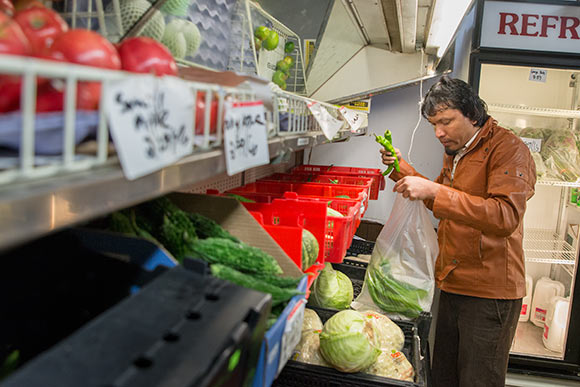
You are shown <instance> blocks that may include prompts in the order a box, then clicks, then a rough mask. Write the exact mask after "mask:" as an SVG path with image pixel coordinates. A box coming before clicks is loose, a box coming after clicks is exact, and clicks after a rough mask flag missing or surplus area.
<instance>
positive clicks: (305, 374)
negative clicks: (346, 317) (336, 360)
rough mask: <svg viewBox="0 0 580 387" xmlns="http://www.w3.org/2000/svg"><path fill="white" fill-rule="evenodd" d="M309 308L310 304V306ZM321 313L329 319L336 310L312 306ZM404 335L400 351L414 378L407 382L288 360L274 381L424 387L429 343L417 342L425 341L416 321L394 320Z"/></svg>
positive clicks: (330, 386)
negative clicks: (427, 344) (408, 363)
mask: <svg viewBox="0 0 580 387" xmlns="http://www.w3.org/2000/svg"><path fill="white" fill-rule="evenodd" d="M309 308H310V307H309ZM312 309H314V310H315V311H316V313H317V314H318V315H319V316H320V319H321V320H322V322H325V321H326V320H328V319H329V318H330V317H331V316H332V315H334V314H335V313H337V311H336V310H331V309H324V308H312ZM393 322H395V323H396V324H397V325H398V326H399V327H400V328H401V329H402V331H403V333H404V335H405V344H404V347H403V350H402V352H403V353H404V354H405V356H406V357H407V359H408V360H409V362H411V364H412V365H413V368H414V370H415V374H416V376H415V381H414V382H408V381H402V380H397V379H391V378H385V377H381V376H376V375H370V374H365V373H362V372H357V373H354V374H348V373H344V372H339V371H337V370H335V369H334V368H330V367H322V366H316V365H312V364H306V363H300V362H297V361H289V362H288V364H286V367H285V368H284V370H283V371H282V373H281V374H280V376H279V377H278V378H277V379H276V380H275V381H274V384H273V386H275V387H299V386H300V387H307V386H316V387H336V386H341V387H343V386H344V387H355V386H356V387H359V386H365V387H366V386H368V387H371V386H408V387H411V386H413V387H419V386H421V387H423V386H425V387H426V386H429V385H430V375H429V361H430V359H429V358H430V356H429V352H428V346H426V347H425V348H424V350H423V349H422V347H421V346H420V344H419V343H420V342H423V341H425V342H426V341H427V340H426V339H427V338H426V337H422V336H420V335H419V333H418V328H417V324H416V323H415V322H407V321H396V320H393Z"/></svg>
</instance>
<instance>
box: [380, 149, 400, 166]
mask: <svg viewBox="0 0 580 387" xmlns="http://www.w3.org/2000/svg"><path fill="white" fill-rule="evenodd" d="M380 152H381V158H382V160H383V164H385V165H387V166H388V165H391V164H392V163H394V162H395V156H393V155H392V154H391V152H389V151H387V150H386V149H385V148H383V147H381V150H380ZM395 153H396V154H397V159H399V160H401V151H400V150H399V148H395Z"/></svg>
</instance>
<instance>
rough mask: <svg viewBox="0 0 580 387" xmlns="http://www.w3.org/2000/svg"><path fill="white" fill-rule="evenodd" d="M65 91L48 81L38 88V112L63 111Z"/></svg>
mask: <svg viewBox="0 0 580 387" xmlns="http://www.w3.org/2000/svg"><path fill="white" fill-rule="evenodd" d="M63 96H64V93H63V92H62V91H59V90H57V89H55V88H54V87H52V85H51V84H50V83H47V84H45V85H43V86H41V87H39V88H38V90H37V92H36V111H37V112H56V111H62V110H63V105H64V98H63Z"/></svg>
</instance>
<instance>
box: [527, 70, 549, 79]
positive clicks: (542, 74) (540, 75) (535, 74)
mask: <svg viewBox="0 0 580 387" xmlns="http://www.w3.org/2000/svg"><path fill="white" fill-rule="evenodd" d="M547 77H548V72H547V71H546V70H542V69H530V81H534V82H546V78H547Z"/></svg>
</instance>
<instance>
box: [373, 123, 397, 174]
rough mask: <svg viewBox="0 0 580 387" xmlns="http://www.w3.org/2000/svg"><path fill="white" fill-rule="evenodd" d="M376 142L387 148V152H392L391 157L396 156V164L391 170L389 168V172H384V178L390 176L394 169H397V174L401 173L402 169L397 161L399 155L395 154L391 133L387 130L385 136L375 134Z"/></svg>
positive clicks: (390, 167) (392, 165) (390, 166)
mask: <svg viewBox="0 0 580 387" xmlns="http://www.w3.org/2000/svg"><path fill="white" fill-rule="evenodd" d="M373 134H374V133H373ZM375 141H376V142H378V143H379V144H381V145H382V146H383V147H385V150H386V151H387V152H390V153H391V155H394V156H395V162H394V163H393V164H391V165H389V168H387V170H386V171H384V172H383V176H386V175H388V174H389V173H390V172H391V171H392V170H393V168H395V170H396V171H397V172H401V168H400V167H399V160H398V159H397V153H396V152H395V148H394V147H393V144H392V142H391V141H392V135H391V131H390V130H388V129H387V130H386V131H385V136H377V135H376V134H375Z"/></svg>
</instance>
